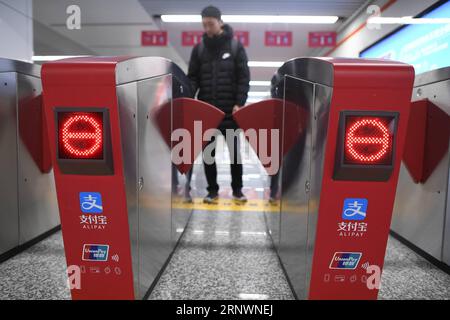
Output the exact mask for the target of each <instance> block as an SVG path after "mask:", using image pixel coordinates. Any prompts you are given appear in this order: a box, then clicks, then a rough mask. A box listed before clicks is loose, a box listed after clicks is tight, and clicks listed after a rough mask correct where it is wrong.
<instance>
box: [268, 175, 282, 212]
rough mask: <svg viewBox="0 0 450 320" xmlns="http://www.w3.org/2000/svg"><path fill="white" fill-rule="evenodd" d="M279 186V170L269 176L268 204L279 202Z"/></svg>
mask: <svg viewBox="0 0 450 320" xmlns="http://www.w3.org/2000/svg"><path fill="white" fill-rule="evenodd" d="M279 185H280V170H278V172H277V173H276V174H274V175H273V176H270V194H269V202H270V203H272V204H273V203H276V202H277V200H279V194H278V189H279Z"/></svg>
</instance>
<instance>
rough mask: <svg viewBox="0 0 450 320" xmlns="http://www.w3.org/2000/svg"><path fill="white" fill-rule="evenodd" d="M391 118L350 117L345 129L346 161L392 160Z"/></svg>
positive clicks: (349, 162) (380, 161)
mask: <svg viewBox="0 0 450 320" xmlns="http://www.w3.org/2000/svg"><path fill="white" fill-rule="evenodd" d="M391 120H392V119H391V118H378V117H348V118H347V121H346V129H345V159H344V160H345V161H344V162H345V163H347V164H386V165H389V164H391V162H392V150H393V149H392V144H393V133H392V130H390V129H389V126H390V122H391Z"/></svg>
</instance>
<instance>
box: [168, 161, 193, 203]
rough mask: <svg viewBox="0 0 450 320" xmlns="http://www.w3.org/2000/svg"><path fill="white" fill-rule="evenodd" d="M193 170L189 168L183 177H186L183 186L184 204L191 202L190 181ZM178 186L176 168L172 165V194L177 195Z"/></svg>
mask: <svg viewBox="0 0 450 320" xmlns="http://www.w3.org/2000/svg"><path fill="white" fill-rule="evenodd" d="M193 170H194V168H191V170H189V171H188V172H187V173H186V174H185V175H184V176H185V177H186V182H185V184H184V202H187V203H191V202H192V196H191V179H192V171H193ZM178 186H179V180H178V169H177V167H176V166H175V165H174V164H173V163H172V193H173V194H178Z"/></svg>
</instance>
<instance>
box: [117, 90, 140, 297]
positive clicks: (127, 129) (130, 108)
mask: <svg viewBox="0 0 450 320" xmlns="http://www.w3.org/2000/svg"><path fill="white" fill-rule="evenodd" d="M116 92H117V100H118V101H117V104H118V108H119V123H120V133H121V137H122V157H123V167H124V176H125V177H124V178H125V191H126V197H127V209H128V223H129V230H130V243H131V260H132V264H133V285H134V295H135V296H136V297H139V250H138V248H139V232H138V231H139V215H138V192H139V189H138V180H137V179H138V178H137V174H138V172H137V170H138V158H137V148H138V147H137V145H138V142H137V139H138V138H137V82H130V83H126V84H121V85H118V86H117V87H116Z"/></svg>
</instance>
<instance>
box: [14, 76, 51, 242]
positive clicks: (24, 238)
mask: <svg viewBox="0 0 450 320" xmlns="http://www.w3.org/2000/svg"><path fill="white" fill-rule="evenodd" d="M17 84H18V90H17V114H18V115H19V121H18V139H17V145H18V160H19V161H18V168H17V169H18V200H19V227H20V228H19V230H20V232H19V244H24V243H26V242H28V241H30V240H32V239H34V238H36V237H37V236H39V235H41V234H43V233H45V232H47V231H49V230H51V229H53V228H55V227H57V226H58V225H59V224H60V218H59V211H58V202H57V199H56V188H55V179H54V177H53V170H50V171H49V172H41V169H40V168H39V165H38V163H36V161H35V160H33V156H32V155H31V150H30V148H31V149H33V150H38V149H41V150H42V144H43V143H45V142H44V136H43V135H42V132H43V130H44V128H43V124H42V104H41V92H42V86H41V80H40V79H39V78H36V77H33V76H29V75H25V74H18V75H17ZM25 119H27V121H26V123H25V122H22V121H25ZM31 122H33V125H31ZM30 127H32V128H33V129H35V128H38V129H39V128H40V130H37V132H34V136H35V139H33V140H32V141H28V142H27V143H28V146H27V144H26V143H25V141H24V138H25V135H24V134H22V133H23V132H24V131H26V130H30ZM41 156H43V155H41Z"/></svg>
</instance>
